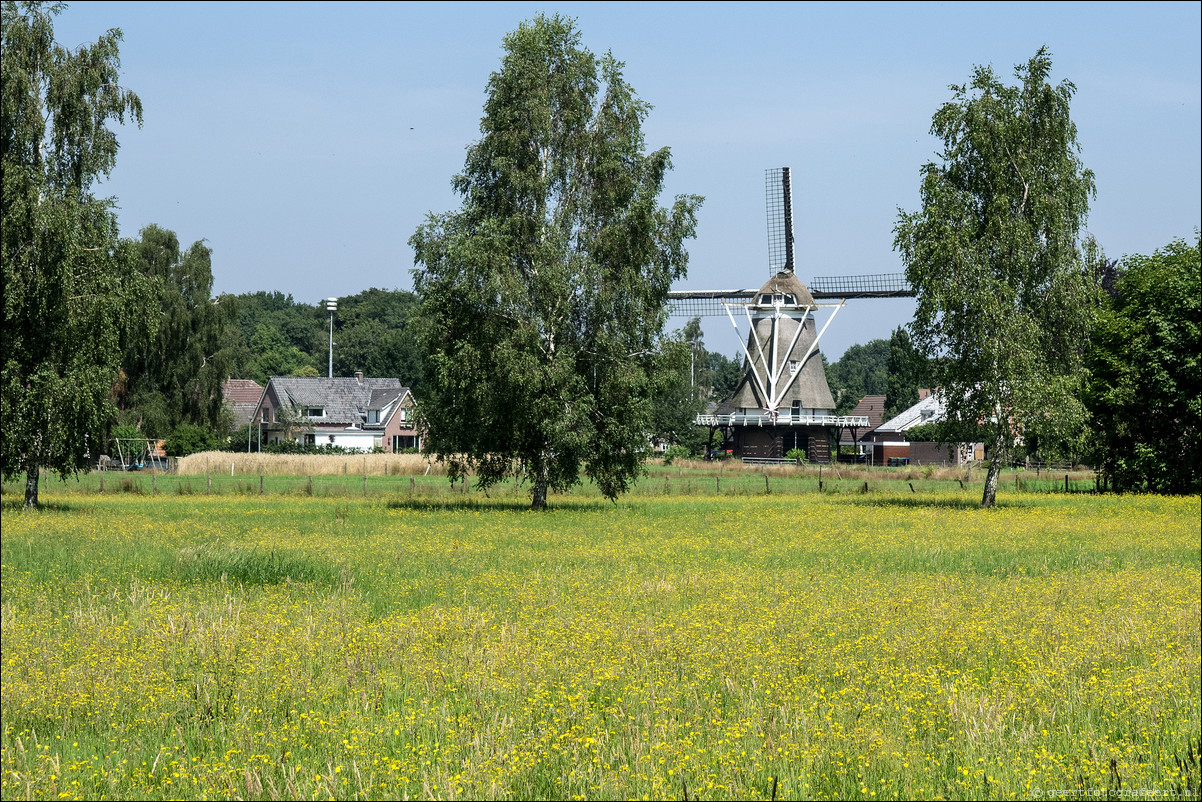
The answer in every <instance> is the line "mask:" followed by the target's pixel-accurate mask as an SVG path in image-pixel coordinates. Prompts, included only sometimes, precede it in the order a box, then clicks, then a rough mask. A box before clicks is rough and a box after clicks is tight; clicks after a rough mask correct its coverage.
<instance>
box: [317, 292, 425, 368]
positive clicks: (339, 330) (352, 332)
mask: <svg viewBox="0 0 1202 802" xmlns="http://www.w3.org/2000/svg"><path fill="white" fill-rule="evenodd" d="M416 312H417V296H416V295H414V294H413V293H411V292H404V291H401V290H393V291H387V290H380V289H375V288H372V289H369V290H364V291H363V292H361V293H359V294H358V295H351V296H348V297H346V298H340V299H339V301H338V311H337V312H336V313H335V314H334V339H335V341H336V342H337V343H338V344H337V345H336V346H335V347H334V375H335V376H351V375H353V374H354V372H355V371H356V370H361V371H363V374H364V375H365V376H385V377H388V378H395V379H399V380H400V382H401V384H403V385H405V386H406V387H416V386H417V384H418V383H419V380H420V378H421V373H420V370H421V367H420V360H419V358H418V346H417V341H416V339H415V331H414V328H413V327H412V326H411V325H410V323H411V321H412V319H413V317H414V315H415V314H416ZM322 346H323V349H322V355H323V356H324V357H326V358H328V352H327V351H326V350H325V349H327V348H328V347H329V341H328V340H325V341H323V342H322Z"/></svg>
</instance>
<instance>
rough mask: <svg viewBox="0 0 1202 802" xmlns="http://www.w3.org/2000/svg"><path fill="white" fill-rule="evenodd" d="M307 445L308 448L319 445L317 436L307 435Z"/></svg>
mask: <svg viewBox="0 0 1202 802" xmlns="http://www.w3.org/2000/svg"><path fill="white" fill-rule="evenodd" d="M305 445H307V446H315V445H317V435H313V434H307V435H305Z"/></svg>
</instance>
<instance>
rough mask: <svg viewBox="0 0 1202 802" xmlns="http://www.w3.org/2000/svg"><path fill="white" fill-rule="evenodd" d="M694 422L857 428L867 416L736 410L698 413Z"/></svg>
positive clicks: (717, 424)
mask: <svg viewBox="0 0 1202 802" xmlns="http://www.w3.org/2000/svg"><path fill="white" fill-rule="evenodd" d="M696 423H697V425H698V426H841V427H847V428H857V429H858V428H862V427H865V426H868V416H866V415H794V414H793V413H792V412H788V411H786V412H781V413H779V414H777V415H770V414H768V413H766V412H752V413H742V412H736V413H734V414H731V415H698V416H697V418H696Z"/></svg>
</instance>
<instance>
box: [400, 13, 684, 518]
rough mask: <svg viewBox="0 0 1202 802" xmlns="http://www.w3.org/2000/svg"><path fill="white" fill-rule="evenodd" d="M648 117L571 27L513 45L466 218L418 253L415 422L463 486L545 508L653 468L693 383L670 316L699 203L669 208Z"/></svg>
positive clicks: (488, 117)
mask: <svg viewBox="0 0 1202 802" xmlns="http://www.w3.org/2000/svg"><path fill="white" fill-rule="evenodd" d="M649 108H650V107H649V106H648V105H647V104H646V103H645V102H643V101H642V100H640V99H639V98H638V97H637V96H636V95H635V93H634V92H633V90H632V89H631V88H630V86H629V85H628V84H627V83H626V82H625V80H624V79H623V76H622V64H621V63H620V62H618V61H617V60H615V59H614V58H613V57H612V56H610V55H606V56H603V57H601V58H597V57H596V56H594V55H593V54H592V53H591V52H589V51H588V50H587V49H585V48H584V47H582V45H581V43H580V33H579V32H578V31H577V30H576V29H575V28H574V25H573V23H572V22H571V21H569V20H566V19H563V18H561V17H558V16H555V17H545V16H539V17H537V18H536V19H535V20H534V21H533V22H526V23H522V24H521V25H520V26H519V27H518V29H517V30H516V31H514V32H512V33H510V34H509V35H508V36H506V37H505V40H504V54H503V56H502V64H501V68H500V69H499V70H498V71H497V72H495V73H493V74H492V76H491V78H490V79H489V83H488V98H487V100H486V102H485V107H484V117H483V118H482V119H481V122H480V131H481V139H480V140H479V141H478V142H476V143H475V144H474V145H472V146H471V148H470V149H469V150H468V156H467V160H466V163H465V165H464V170H463V173H462V174H460V175H457V176H456V177H455V178H454V180H453V181H452V185H453V187H454V188H455V190H456V191H457V192H458V193H459V194H460V195H461V196H462V197H463V204H462V207H461V208H460V209H459V210H458V211H456V212H451V213H447V214H441V215H431V216H430V217H429V218H428V219H427V221H426V222H425V223H424V224H423V225H422V226H420V227H419V228H418V230H417V231H416V233H415V234H414V235H413V237H412V238H411V239H410V243H411V244H412V246H413V248H414V251H415V260H416V263H417V264H418V265H419V266H420V267H419V268H417V269H415V270H414V286H415V289H416V291H417V294H418V297H419V299H420V312H419V315H420V317H419V321H418V325H419V331H418V341H419V342H420V344H421V346H422V353H423V363H422V377H421V378H422V388H421V394H420V395H419V415H420V416H421V419H422V420H423V424H424V426H425V427H426V429H427V434H426V437H425V444H426V449H427V450H428V451H429V453H432V454H435V455H437V456H438V458H439V459H441V460H445V461H446V462H447V463H448V465H449V471H450V475H451V478H452V480H454V479H456V478H458V477H460V476H462V475H463V474H464V473H465V471H467V470H469V469H470V470H471V471H472V472H473V473H474V474H475V475H476V476H477V484H478V485H479V486H481V487H488V486H490V485H491V484H493V483H495V482H497V481H499V480H501V479H502V478H503V477H504V476H506V475H507V474H509V473H511V472H513V471H515V470H516V471H517V472H518V473H519V474H520V475H522V476H524V477H525V478H527V479H529V480H530V481H531V484H532V489H533V501H532V503H533V506H534V507H536V508H541V507H543V506H545V504H546V492H547V489H548V488H552V489H557V490H564V489H567V488H569V487H571V486H573V485H575V484H578V483H579V482H580V481H581V469H582V468H583V469H584V470H585V471H586V472H587V474H588V476H589V478H590V479H591V480H592V481H593V482H595V483H596V484H597V485H598V486H599V487H600V488H601V490H602V492H603V493H604V494H605V495H606V496H607V497H609V498H614V497H616V496H617V495H618V494H620V493H622V492H625V491H626V490H627V489H628V488H629V487H630V484H631V482H632V481H633V480H634V479H635V478H636V477H637V476H638V474H639V473H640V472H641V470H642V460H643V458H644V454H645V452H646V450H647V434H648V432H650V431H651V430H652V423H653V420H652V418H653V411H654V406H653V403H652V399H653V398H655V397H656V396H657V395H658V394H659V393H661V392H663V391H664V390H665V388H667V387H668V386H670V385H671V384H672V383H673V381H678V377H679V369H678V363H676V361H675V360H676V356H675V355H674V354H673V353H672V350H673V349H671V348H665V347H664V344H663V343H662V342H661V333H662V331H663V324H664V311H663V310H664V302H665V299H666V296H667V291H668V288H669V287H670V285H671V283H672V280H673V279H676V278H679V277H681V276H683V275H684V273H685V268H686V264H687V254H686V252H685V249H684V240H686V239H688V238H690V237H692V236H693V235H694V230H695V226H696V210H697V208H698V206H699V205H700V203H701V199H700V198H698V197H695V196H679V197H677V199H676V202H675V204H674V206H673V208H672V209H665V208H661V207H660V206H659V203H658V198H659V195H660V193H661V191H662V189H663V184H664V178H665V175H666V173H667V171H668V169H669V167H670V158H669V152H668V150H667V149H666V148H664V149H661V150H658V151H655V152H653V153H650V154H648V153H644V140H643V133H642V122H643V120H644V118H645V117H646V115H647V113H648V111H649Z"/></svg>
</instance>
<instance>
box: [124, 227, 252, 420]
mask: <svg viewBox="0 0 1202 802" xmlns="http://www.w3.org/2000/svg"><path fill="white" fill-rule="evenodd" d="M134 247H135V250H136V252H137V255H138V263H139V270H140V271H141V273H142V274H143V275H144V276H145V277H146V278H147V280H148V281H149V282H150V283H151V285H152V286H153V287H154V288H155V289H156V290H157V293H158V321H159V325H158V335H157V336H156V337H155V338H154V339H153V340H150V341H149V342H145V343H139V344H138V345H137V346H136V347H134V348H130V349H128V350H127V352H126V355H125V358H124V360H123V363H124V364H123V369H124V371H125V373H126V376H127V380H126V382H125V384H124V386H123V388H122V389H123V392H122V393H121V394H120V396H119V397H118V403H119V404H120V405H121V406H122V408H123V409H125V410H127V411H128V410H132V411H135V412H136V413H137V415H138V418H139V419H140V420H141V421H142V429H143V431H145V432H146V433H147V434H149V435H151V436H156V437H162V436H165V435H166V433H167V432H169V431H171V430H172V429H173V428H175V427H176V426H178V425H179V424H181V423H193V424H196V425H199V426H205V427H208V428H210V429H214V430H216V429H222V428H224V424H225V421H224V420H223V417H222V412H223V409H224V407H223V404H222V394H221V382H222V381H223V380H224V379H225V378H227V377H228V376H229V375H230V374H231V368H232V367H233V365H234V363H235V359H236V355H237V342H236V340H234V339H232V337H231V336H230V335H233V334H234V333H235V329H234V321H235V320H236V316H237V302H236V300H235V298H234V297H233V296H230V295H223V296H220V297H219V298H217V299H214V298H213V297H212V289H213V271H212V263H211V251H210V250H209V248H208V247H207V246H205V244H204V243H203V242H195V243H193V244H192V246H191V247H190V248H188V250H187V251H186V252H181V250H180V245H179V239H178V238H177V237H176V235H175V233H174V232H172V231H168V230H166V229H163V228H160V227H159V226H156V225H149V226H147V227H145V228H143V229H142V231H141V238H140V239H139V240H138V241H137V242H136V243H135V244H134Z"/></svg>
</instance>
